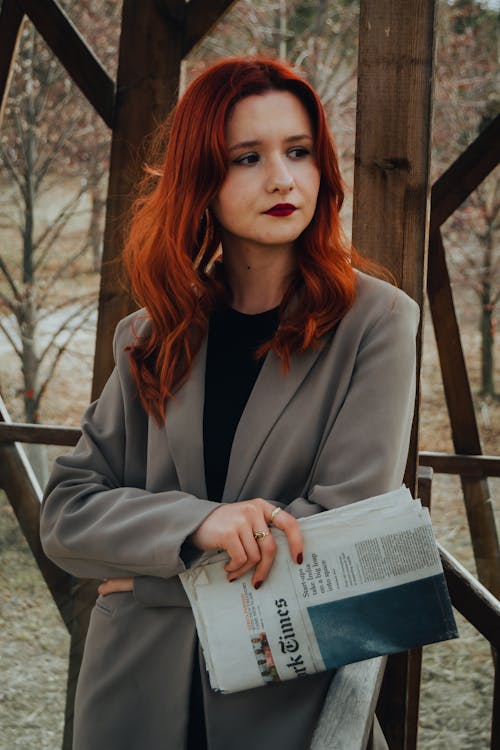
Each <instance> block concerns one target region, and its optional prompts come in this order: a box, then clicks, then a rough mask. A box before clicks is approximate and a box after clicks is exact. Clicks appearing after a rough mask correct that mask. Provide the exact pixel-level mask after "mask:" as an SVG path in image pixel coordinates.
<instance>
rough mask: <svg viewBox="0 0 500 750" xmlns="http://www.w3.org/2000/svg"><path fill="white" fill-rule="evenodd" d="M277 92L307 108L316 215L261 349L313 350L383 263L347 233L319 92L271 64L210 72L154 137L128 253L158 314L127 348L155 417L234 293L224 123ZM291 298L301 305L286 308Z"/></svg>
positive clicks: (231, 64)
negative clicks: (222, 235)
mask: <svg viewBox="0 0 500 750" xmlns="http://www.w3.org/2000/svg"><path fill="white" fill-rule="evenodd" d="M271 90H277V91H288V92H290V93H292V94H294V95H295V96H296V97H297V98H298V99H299V100H300V101H301V102H302V104H303V106H304V107H305V108H306V110H307V112H308V114H309V117H310V119H311V123H312V127H313V133H314V144H315V145H314V149H315V156H316V160H317V163H318V165H319V168H320V171H321V182H320V188H319V194H318V201H317V206H316V211H315V214H314V217H313V220H312V221H311V223H310V224H309V226H308V227H307V228H306V230H305V231H304V232H303V233H302V235H301V236H300V237H299V239H298V240H297V242H298V243H299V246H300V252H298V253H297V268H296V273H295V276H294V278H293V279H292V280H291V281H290V284H289V287H288V289H287V291H286V293H285V295H284V298H283V300H282V303H281V307H280V326H279V328H278V331H277V333H276V335H275V337H274V338H273V339H272V340H271V341H269V342H267V344H265V345H264V346H263V347H262V348H261V351H260V352H259V354H263V353H264V352H265V351H268V350H270V349H272V350H274V351H275V352H276V354H277V355H278V356H279V357H280V359H281V362H282V365H283V370H284V371H285V372H286V370H287V369H288V367H289V364H290V356H291V354H292V353H293V352H301V351H304V350H305V349H308V348H309V347H311V346H316V345H318V344H319V342H320V339H321V337H322V336H323V335H324V334H325V333H326V332H327V331H329V330H330V329H331V328H332V327H333V326H334V325H335V324H336V323H337V322H338V321H339V320H340V319H341V318H342V317H343V316H344V315H345V314H346V312H347V311H348V310H349V308H350V307H351V305H352V304H353V301H354V297H355V272H354V267H358V268H363V269H364V270H367V271H368V272H375V273H376V272H377V270H380V267H378V266H376V264H374V263H371V262H370V261H367V260H365V259H362V258H361V257H360V256H359V254H358V253H357V252H356V251H355V249H354V248H352V246H351V245H350V243H349V242H348V241H347V240H346V238H345V236H344V234H343V231H342V228H341V224H340V219H339V212H340V209H341V206H342V203H343V199H344V190H343V185H342V179H341V176H340V171H339V166H338V160H337V156H336V152H335V147H334V144H333V141H332V137H331V135H330V132H329V129H328V125H327V121H326V116H325V113H324V110H323V107H322V105H321V102H320V100H319V97H318V95H317V94H316V92H315V91H314V89H313V88H312V87H311V86H310V85H309V84H308V83H307V81H305V80H304V79H303V78H301V77H300V76H299V75H297V73H295V72H294V71H293V70H291V69H290V68H289V67H287V66H286V65H284V64H283V63H280V62H277V61H275V60H270V59H264V58H234V59H229V60H222V61H221V62H218V63H216V64H215V65H213V66H212V67H210V68H209V69H208V70H206V71H205V72H204V73H202V74H201V75H200V76H199V77H198V78H197V79H196V80H195V81H193V82H192V83H191V85H190V86H189V87H188V89H187V90H186V92H185V94H184V95H183V97H182V98H181V99H180V101H179V103H178V104H177V106H176V108H175V109H174V111H173V113H172V114H171V116H170V117H169V118H168V119H167V121H166V122H165V123H164V124H163V126H162V127H161V128H160V129H159V130H158V132H157V134H156V136H155V139H154V142H153V154H155V153H156V154H161V155H162V160H161V161H160V160H159V159H157V158H156V157H155V156H153V163H154V164H155V166H154V167H149V168H148V169H147V174H146V177H145V180H144V183H143V185H142V187H141V192H142V195H141V197H140V198H139V199H138V200H137V201H136V203H135V205H134V209H133V214H132V220H131V224H130V229H129V234H128V239H127V242H126V244H125V248H124V261H125V267H126V270H127V272H128V274H129V277H130V280H131V285H132V289H133V293H134V295H135V299H136V301H137V302H138V303H139V305H141V306H143V307H145V308H146V310H147V313H148V316H149V317H150V318H151V330H150V333H149V334H148V335H147V336H146V337H144V338H140V339H138V340H137V341H136V342H135V344H134V345H133V346H131V348H130V363H131V370H132V375H133V377H134V380H135V382H136V385H137V390H138V393H139V396H140V398H141V401H142V404H143V406H144V408H145V409H146V411H147V412H148V413H149V414H152V415H153V416H154V417H155V419H156V420H157V422H158V423H161V421H162V420H163V419H164V418H165V407H166V403H167V401H168V400H169V399H170V398H171V397H172V396H173V394H174V392H175V390H176V389H177V388H178V387H179V386H180V385H181V384H182V383H183V382H184V381H185V380H186V379H187V377H188V376H189V373H190V370H191V364H192V361H193V358H194V356H195V355H196V353H197V351H198V350H199V347H200V344H201V342H202V340H203V337H204V336H205V334H206V331H207V327H208V320H209V316H210V313H211V311H212V310H213V309H214V306H215V304H216V302H217V300H218V299H220V298H221V297H223V296H227V295H228V293H229V292H228V288H227V285H226V284H225V280H224V274H223V264H222V263H220V262H219V260H218V257H219V255H220V239H219V236H218V231H217V225H216V223H215V222H214V220H213V218H212V215H211V212H210V210H209V206H210V204H211V202H212V201H213V199H214V198H215V197H216V195H217V194H218V192H219V190H220V188H221V185H222V183H223V182H224V179H225V176H226V173H227V169H228V154H227V149H226V142H225V132H226V126H227V122H228V118H229V116H230V114H231V112H232V110H233V108H234V106H235V104H236V103H237V102H238V101H239V100H241V99H243V98H244V97H246V96H250V95H254V94H262V93H264V92H267V91H271ZM165 143H167V146H166V148H165ZM292 299H294V300H298V302H299V304H293V305H290V302H291V300H292Z"/></svg>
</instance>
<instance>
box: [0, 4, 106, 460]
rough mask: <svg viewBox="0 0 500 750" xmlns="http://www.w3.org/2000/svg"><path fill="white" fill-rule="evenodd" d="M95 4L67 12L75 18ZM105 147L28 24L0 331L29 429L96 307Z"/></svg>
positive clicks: (7, 197)
mask: <svg viewBox="0 0 500 750" xmlns="http://www.w3.org/2000/svg"><path fill="white" fill-rule="evenodd" d="M94 5H96V3H92V2H90V0H89V2H87V3H80V4H74V8H73V10H74V11H75V8H76V10H77V11H78V14H79V17H80V19H81V18H82V17H84V16H85V14H87V16H88V14H89V12H90V11H91V10H93V6H94ZM69 7H70V9H71V6H69ZM113 13H114V14H115V16H116V11H115V10H113ZM116 21H117V19H116ZM89 27H90V28H92V26H91V25H90V24H89ZM93 33H94V35H95V33H96V32H95V27H94V28H93ZM108 47H109V45H108ZM108 53H109V54H111V53H112V50H111V49H108ZM108 148H109V134H108V132H107V129H106V128H105V127H104V126H103V125H102V123H100V122H99V121H98V119H97V115H95V113H94V112H93V111H92V110H91V108H90V107H89V105H87V103H86V102H84V100H83V97H82V95H81V94H80V93H79V92H78V90H77V89H76V87H75V86H74V85H73V83H72V82H71V81H70V79H69V78H68V76H67V75H66V74H65V72H64V70H63V69H62V67H61V66H60V64H59V63H58V62H57V60H55V58H54V57H53V55H52V53H51V52H50V51H49V50H48V48H47V47H46V46H45V44H44V42H43V40H42V39H41V38H40V37H39V36H38V34H37V33H36V32H35V30H34V28H33V27H32V26H31V24H29V23H28V22H27V23H26V24H25V26H24V29H23V35H22V40H21V45H20V50H19V53H18V57H17V60H16V63H15V70H14V75H13V81H12V85H11V91H10V94H9V101H8V105H7V107H6V112H5V119H4V123H3V129H2V133H1V137H0V180H2V182H3V190H2V197H1V203H0V211H1V218H2V224H3V226H4V232H3V236H2V241H1V244H0V312H2V313H3V315H2V318H1V319H0V331H1V332H2V333H3V336H4V337H5V339H6V340H7V341H8V342H9V344H10V346H11V348H12V351H13V352H14V353H15V355H17V357H18V359H19V362H20V367H21V373H22V383H23V386H22V392H23V404H24V414H25V418H26V420H27V421H29V422H38V421H39V415H40V408H41V404H42V400H43V397H44V395H45V393H46V391H47V387H48V385H49V383H50V381H51V380H52V378H53V375H54V373H55V370H56V368H57V366H58V364H59V363H60V361H61V358H62V357H63V355H64V354H65V353H66V352H67V351H68V348H69V347H70V345H71V343H72V341H73V340H74V337H75V334H76V333H77V332H78V331H79V330H81V329H82V327H83V326H85V325H86V323H87V322H88V321H89V319H90V317H91V315H92V313H93V311H94V310H95V308H96V300H97V277H96V275H95V274H94V275H93V276H92V274H91V273H90V275H89V272H91V271H93V270H96V268H97V266H98V263H99V255H100V237H101V233H102V219H103V216H102V214H103V207H104V196H103V190H104V185H103V178H104V175H105V174H106V172H107V151H108ZM89 257H90V263H89ZM77 279H79V282H77V281H76V280H77ZM38 463H39V464H40V461H38ZM38 468H39V469H40V466H39V467H38ZM42 473H43V472H42Z"/></svg>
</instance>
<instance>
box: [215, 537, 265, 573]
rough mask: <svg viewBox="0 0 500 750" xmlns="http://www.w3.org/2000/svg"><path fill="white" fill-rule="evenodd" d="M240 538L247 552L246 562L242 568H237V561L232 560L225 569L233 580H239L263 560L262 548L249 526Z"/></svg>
mask: <svg viewBox="0 0 500 750" xmlns="http://www.w3.org/2000/svg"><path fill="white" fill-rule="evenodd" d="M239 536H240V542H241V545H242V547H243V549H244V550H245V554H246V560H245V562H244V563H243V565H241V566H237V565H236V564H235V561H233V560H230V561H229V562H228V563H226V565H225V566H224V568H225V570H226V571H227V573H229V574H230V579H231V580H234V579H235V578H239V577H240V576H242V575H243V574H244V573H246V572H247V570H250V569H251V568H253V567H255V565H257V563H258V562H259V561H260V558H261V549H260V546H259V545H258V544H257V541H256V540H255V537H254V535H253V531H252V529H251V528H250V526H249V525H247V526H246V527H244V528H242V529H241V530H240V535H239Z"/></svg>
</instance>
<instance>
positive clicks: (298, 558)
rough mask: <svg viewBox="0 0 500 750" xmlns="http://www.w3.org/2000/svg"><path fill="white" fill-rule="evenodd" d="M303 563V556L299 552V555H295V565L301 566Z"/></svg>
mask: <svg viewBox="0 0 500 750" xmlns="http://www.w3.org/2000/svg"><path fill="white" fill-rule="evenodd" d="M303 562H304V555H303V554H302V552H299V554H298V555H297V563H298V564H299V565H302V563H303Z"/></svg>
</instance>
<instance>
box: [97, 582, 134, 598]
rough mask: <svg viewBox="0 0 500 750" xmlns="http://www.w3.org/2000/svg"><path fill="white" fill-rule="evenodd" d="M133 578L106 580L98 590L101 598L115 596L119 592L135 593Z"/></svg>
mask: <svg viewBox="0 0 500 750" xmlns="http://www.w3.org/2000/svg"><path fill="white" fill-rule="evenodd" d="M133 590H134V579H133V578H106V580H105V581H103V582H102V583H101V584H100V585H99V586H98V588H97V591H98V592H99V593H100V595H101V596H107V595H108V594H115V593H116V592H117V591H133Z"/></svg>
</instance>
